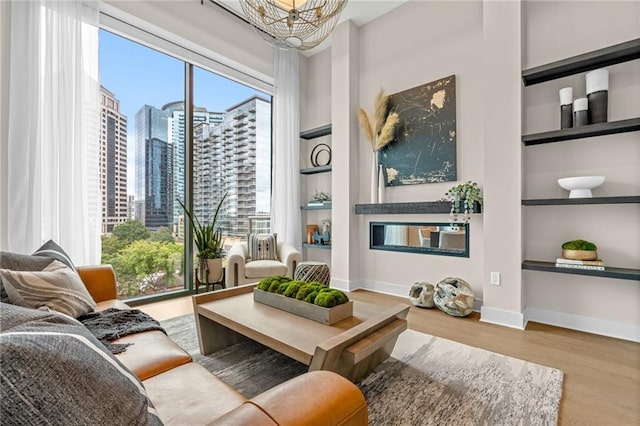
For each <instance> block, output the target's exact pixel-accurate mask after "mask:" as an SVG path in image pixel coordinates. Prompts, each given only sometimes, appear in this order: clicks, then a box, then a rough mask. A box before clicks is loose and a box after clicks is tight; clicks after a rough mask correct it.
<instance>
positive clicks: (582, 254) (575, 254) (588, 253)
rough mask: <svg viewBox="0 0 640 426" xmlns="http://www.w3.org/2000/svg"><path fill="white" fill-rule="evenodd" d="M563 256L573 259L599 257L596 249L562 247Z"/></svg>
mask: <svg viewBox="0 0 640 426" xmlns="http://www.w3.org/2000/svg"><path fill="white" fill-rule="evenodd" d="M562 257H564V258H565V259H572V260H596V259H597V258H598V252H597V251H595V250H567V249H562Z"/></svg>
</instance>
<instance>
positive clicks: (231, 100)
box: [100, 30, 271, 298]
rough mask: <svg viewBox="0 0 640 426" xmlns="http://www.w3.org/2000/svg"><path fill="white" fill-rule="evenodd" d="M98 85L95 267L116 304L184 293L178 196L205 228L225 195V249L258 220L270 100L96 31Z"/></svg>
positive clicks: (187, 260)
mask: <svg viewBox="0 0 640 426" xmlns="http://www.w3.org/2000/svg"><path fill="white" fill-rule="evenodd" d="M191 74H192V75H193V84H192V87H193V93H192V94H191V96H192V97H191V98H192V99H193V108H192V109H191V110H190V111H189V110H188V108H189V105H188V103H187V102H185V93H189V92H188V88H189V87H190V85H189V84H188V78H187V75H191ZM100 79H101V81H100V83H101V86H102V133H101V147H102V148H101V160H100V170H101V190H102V199H103V226H102V229H103V237H102V247H103V249H102V261H103V263H110V264H112V265H113V266H114V268H115V270H116V274H117V278H118V296H119V297H120V298H130V297H137V296H142V295H149V294H157V293H164V292H168V291H175V290H184V289H189V286H190V280H189V279H187V277H190V276H191V275H190V273H189V269H190V268H191V267H188V268H187V267H185V265H193V253H189V251H188V250H185V248H184V247H185V245H184V241H185V236H186V235H187V232H186V231H187V229H186V226H188V223H185V220H184V212H183V211H182V209H181V207H180V205H179V204H178V202H177V200H178V199H179V200H181V201H183V202H187V200H188V199H189V198H190V199H191V202H192V205H193V210H194V213H195V214H196V215H197V217H198V218H199V219H200V220H201V221H204V222H208V221H210V220H211V219H212V217H213V214H214V212H215V207H216V206H217V204H218V201H219V200H220V199H221V197H222V196H223V195H224V194H227V199H226V201H225V203H224V205H223V207H222V209H221V212H220V218H221V221H220V224H221V225H222V228H223V235H224V238H225V248H226V249H228V248H229V247H230V246H231V245H232V244H233V243H235V242H237V241H239V240H242V239H245V238H246V234H247V233H248V232H249V229H250V228H252V227H253V228H255V226H256V223H258V224H261V225H260V226H262V227H264V222H265V221H266V222H268V217H269V211H270V202H271V96H270V95H268V94H266V93H263V92H260V91H258V90H255V89H252V88H250V87H247V86H245V85H242V84H240V83H237V82H235V81H232V80H230V79H227V78H225V77H222V76H220V75H217V74H215V73H212V72H210V71H208V70H206V69H204V68H201V67H197V66H195V65H193V64H191V63H188V62H185V61H183V60H180V59H177V58H175V57H172V56H170V55H167V54H165V53H161V52H159V51H156V50H153V49H151V48H149V47H146V46H143V45H141V44H138V43H136V42H133V41H131V40H128V39H126V38H123V37H120V36H118V35H115V34H113V33H110V32H108V31H105V30H101V31H100ZM188 98H189V97H188V96H187V99H188ZM189 112H191V114H189ZM190 129H193V137H191V132H189V130H190ZM189 148H191V149H189ZM190 151H192V161H191V162H190V161H189V158H188V153H189V152H190ZM190 169H191V170H192V175H193V181H192V182H189V181H188V177H189V170H190ZM189 188H191V191H190V193H187V192H188V189H189Z"/></svg>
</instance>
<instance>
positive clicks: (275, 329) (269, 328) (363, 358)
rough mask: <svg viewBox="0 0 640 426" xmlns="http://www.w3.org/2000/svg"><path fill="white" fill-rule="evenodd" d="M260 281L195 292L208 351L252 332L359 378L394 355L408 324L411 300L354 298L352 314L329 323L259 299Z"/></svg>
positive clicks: (311, 362)
mask: <svg viewBox="0 0 640 426" xmlns="http://www.w3.org/2000/svg"><path fill="white" fill-rule="evenodd" d="M255 286H256V284H249V285H245V286H240V287H233V288H229V289H226V290H220V291H216V292H213V293H207V294H202V295H195V296H193V311H194V313H195V318H196V326H197V328H198V339H199V341H200V352H201V353H202V354H203V355H207V354H210V353H212V352H215V351H218V350H220V349H224V348H227V347H229V346H231V345H234V344H236V343H239V342H241V341H243V340H245V339H246V338H249V339H252V340H255V341H256V342H259V343H261V344H263V345H265V346H268V347H270V348H271V349H273V350H276V351H278V352H280V353H282V354H284V355H286V356H288V357H290V358H293V359H295V360H296V361H299V362H302V363H304V364H306V365H308V366H309V371H313V370H330V371H334V372H336V373H338V374H340V375H342V376H344V377H346V378H348V379H349V380H351V381H354V382H355V381H356V380H358V379H360V378H361V377H364V376H366V375H367V374H368V373H369V372H370V371H371V370H373V369H374V368H375V367H376V366H377V365H379V364H380V363H381V362H382V361H384V360H385V359H387V358H388V357H389V356H390V355H391V351H392V350H393V347H394V346H395V344H396V341H397V339H398V335H400V333H402V332H403V331H404V330H406V329H407V320H406V318H407V314H408V313H409V305H406V304H399V305H396V306H394V307H393V308H385V307H382V306H378V305H373V304H371V303H365V302H359V301H354V302H353V316H352V317H350V318H347V319H344V320H342V321H340V322H338V323H336V324H333V325H325V324H321V323H318V322H315V321H312V320H309V319H306V318H302V317H299V316H297V315H294V314H290V313H288V312H285V311H281V310H279V309H276V308H272V307H271V306H267V305H263V304H261V303H254V301H253V289H254V287H255Z"/></svg>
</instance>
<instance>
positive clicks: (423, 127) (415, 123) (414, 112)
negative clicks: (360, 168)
mask: <svg viewBox="0 0 640 426" xmlns="http://www.w3.org/2000/svg"><path fill="white" fill-rule="evenodd" d="M389 107H390V110H392V111H395V112H397V113H398V115H399V116H400V123H399V124H398V127H397V129H396V136H395V138H394V139H393V140H392V141H391V142H390V143H389V144H388V145H387V146H386V147H384V148H383V149H381V150H380V151H378V161H379V163H380V164H381V165H382V169H383V172H384V182H385V186H401V185H415V184H421V183H435V182H450V181H455V180H457V173H456V76H455V75H451V76H449V77H445V78H442V79H440V80H437V81H433V82H431V83H427V84H423V85H421V86H418V87H414V88H412V89H408V90H405V91H402V92H398V93H394V94H392V95H390V96H389Z"/></svg>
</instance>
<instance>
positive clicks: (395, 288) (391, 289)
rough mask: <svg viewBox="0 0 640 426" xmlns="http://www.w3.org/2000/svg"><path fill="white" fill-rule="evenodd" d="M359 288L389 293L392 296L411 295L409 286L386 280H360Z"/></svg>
mask: <svg viewBox="0 0 640 426" xmlns="http://www.w3.org/2000/svg"><path fill="white" fill-rule="evenodd" d="M358 288H361V289H363V290H370V291H374V292H376V293H382V294H389V295H391V296H400V297H406V298H408V297H409V289H408V288H407V286H404V285H400V284H394V283H388V282H384V281H371V280H366V282H360V283H359V286H358ZM407 301H408V299H407Z"/></svg>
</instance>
